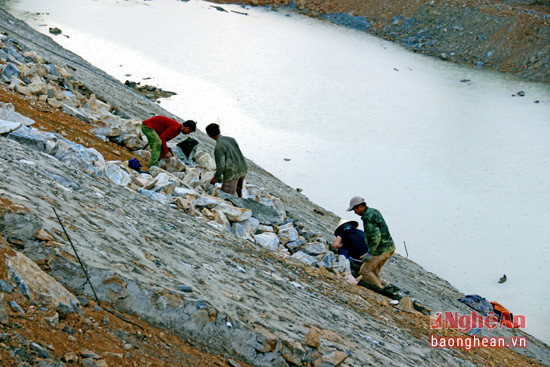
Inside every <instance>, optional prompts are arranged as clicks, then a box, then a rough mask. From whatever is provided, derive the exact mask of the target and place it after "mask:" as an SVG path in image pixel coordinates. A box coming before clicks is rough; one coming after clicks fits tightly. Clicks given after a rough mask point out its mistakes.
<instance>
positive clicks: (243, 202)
mask: <svg viewBox="0 0 550 367" xmlns="http://www.w3.org/2000/svg"><path fill="white" fill-rule="evenodd" d="M218 197H220V198H222V199H224V200H226V201H229V202H231V203H232V204H233V205H235V206H238V207H239V208H246V209H250V210H251V211H252V216H253V217H254V218H256V219H258V220H259V221H260V223H262V224H268V225H278V224H281V223H283V222H284V218H283V216H282V215H281V213H279V212H278V211H277V210H276V209H275V208H273V207H271V206H267V205H264V204H262V203H260V202H258V201H255V200H253V199H244V198H239V197H236V196H233V195H230V194H227V193H225V192H223V191H220V190H218Z"/></svg>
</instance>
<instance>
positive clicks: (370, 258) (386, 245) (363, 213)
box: [348, 196, 395, 292]
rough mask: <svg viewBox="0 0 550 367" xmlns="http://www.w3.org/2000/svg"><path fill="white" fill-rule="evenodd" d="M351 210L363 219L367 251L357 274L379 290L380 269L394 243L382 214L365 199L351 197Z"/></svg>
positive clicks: (390, 254) (389, 255)
mask: <svg viewBox="0 0 550 367" xmlns="http://www.w3.org/2000/svg"><path fill="white" fill-rule="evenodd" d="M351 210H353V211H354V212H355V214H357V215H358V216H360V217H361V219H362V220H363V228H364V232H365V242H366V244H367V247H368V252H367V253H366V254H365V255H363V259H362V260H363V265H361V268H360V269H359V275H362V276H363V280H364V281H366V282H368V283H370V284H373V285H375V286H376V288H373V290H375V291H378V292H380V291H381V290H382V288H384V286H383V284H382V279H381V278H380V271H382V267H383V266H384V264H385V263H386V261H388V259H389V258H390V257H391V256H392V255H393V253H394V252H395V244H394V242H393V239H392V237H391V235H390V232H389V230H388V226H387V225H386V222H385V221H384V218H383V217H382V214H380V212H379V211H378V210H376V209H373V208H369V207H368V206H367V204H366V202H365V199H363V198H362V197H360V196H354V197H353V198H351V200H350V202H349V208H348V211H351ZM377 288H378V289H377Z"/></svg>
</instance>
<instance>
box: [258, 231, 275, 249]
mask: <svg viewBox="0 0 550 367" xmlns="http://www.w3.org/2000/svg"><path fill="white" fill-rule="evenodd" d="M254 241H256V243H257V244H258V245H260V246H262V247H265V248H266V249H268V250H270V251H277V249H278V248H279V237H277V235H276V234H275V233H262V234H257V235H254Z"/></svg>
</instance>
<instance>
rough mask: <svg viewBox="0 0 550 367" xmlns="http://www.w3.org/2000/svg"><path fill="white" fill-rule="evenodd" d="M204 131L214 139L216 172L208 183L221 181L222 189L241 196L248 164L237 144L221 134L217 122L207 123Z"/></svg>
mask: <svg viewBox="0 0 550 367" xmlns="http://www.w3.org/2000/svg"><path fill="white" fill-rule="evenodd" d="M206 133H207V134H208V136H209V137H211V138H212V139H214V140H215V141H216V147H215V148H214V158H215V160H216V173H214V177H213V178H212V180H210V183H211V184H212V185H214V184H215V183H216V182H218V181H220V182H222V191H224V192H226V193H228V194H231V195H234V196H238V197H240V198H241V197H243V183H244V176H245V175H246V173H247V172H248V166H247V165H246V161H245V159H244V156H243V154H242V153H241V149H240V148H239V144H237V141H236V140H235V139H233V138H230V137H228V136H223V135H221V133H220V126H219V125H218V124H210V125H208V126H207V127H206Z"/></svg>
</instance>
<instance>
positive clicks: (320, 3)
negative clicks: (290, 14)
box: [215, 0, 550, 83]
mask: <svg viewBox="0 0 550 367" xmlns="http://www.w3.org/2000/svg"><path fill="white" fill-rule="evenodd" d="M215 2H217V3H236V4H243V5H245V4H246V5H252V6H268V7H271V8H272V9H274V10H277V9H288V10H291V11H295V12H298V13H301V14H305V15H307V16H311V17H316V18H319V19H324V20H327V21H330V22H333V23H336V24H340V25H343V26H346V27H350V28H354V29H358V30H361V31H365V32H368V33H370V34H372V35H375V36H377V37H380V38H382V39H385V40H388V41H392V42H395V43H397V44H399V45H401V46H403V47H405V48H406V49H408V50H411V51H413V52H418V53H421V54H424V55H427V56H433V57H436V58H439V59H441V60H445V61H449V62H454V63H458V64H463V65H466V66H469V67H476V68H486V69H491V70H496V71H499V72H503V73H506V74H510V75H515V76H517V77H519V78H521V79H523V80H528V81H535V82H543V83H548V82H550V49H549V47H548V45H549V44H550V4H549V3H548V2H547V1H520V0H517V1H514V0H507V1H506V0H505V1H477V0H457V1H440V0H439V1H436V0H420V1H408V0H398V1H389V2H388V1H383V0H367V1H359V0H342V1H328V0H297V1H294V0H237V1H235V0H215Z"/></svg>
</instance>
